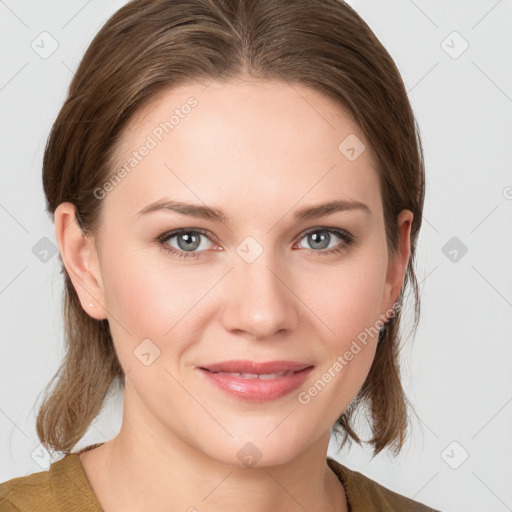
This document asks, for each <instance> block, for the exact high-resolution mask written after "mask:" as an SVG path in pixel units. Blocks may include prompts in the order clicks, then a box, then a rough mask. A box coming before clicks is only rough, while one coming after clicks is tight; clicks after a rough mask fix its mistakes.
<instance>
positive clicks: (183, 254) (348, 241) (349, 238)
mask: <svg viewBox="0 0 512 512" xmlns="http://www.w3.org/2000/svg"><path fill="white" fill-rule="evenodd" d="M319 231H320V232H322V231H326V232H328V233H332V234H334V235H337V236H339V237H340V238H341V239H342V240H343V241H344V244H341V246H337V247H335V248H332V249H328V250H318V251H315V250H314V249H308V250H310V251H313V252H316V253H318V254H321V255H322V256H327V255H332V254H338V253H341V252H342V251H344V250H345V249H346V248H347V247H349V246H350V245H352V244H353V243H354V242H355V237H354V236H353V235H350V234H348V233H345V232H344V231H340V230H339V229H333V228H323V227H315V228H312V229H308V230H306V231H305V232H304V233H302V234H301V237H300V238H299V242H300V240H302V239H303V238H304V237H305V236H307V235H309V234H311V233H316V232H319ZM181 233H196V234H200V235H203V236H205V237H206V238H208V240H210V238H209V237H208V232H207V231H205V230H203V229H192V228H190V229H176V230H174V231H170V232H167V233H164V234H163V235H160V236H159V237H158V238H157V239H156V242H157V244H158V245H159V246H160V247H161V248H162V249H163V250H164V251H166V252H168V253H171V254H173V255H174V256H176V257H177V258H197V257H198V255H199V254H201V253H202V252H205V251H199V252H187V251H179V250H177V249H175V248H174V247H171V246H170V245H168V244H167V242H168V241H169V240H170V239H171V238H174V237H175V236H178V235H180V234H181ZM210 241H211V240H210Z"/></svg>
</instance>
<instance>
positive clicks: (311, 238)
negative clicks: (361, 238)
mask: <svg viewBox="0 0 512 512" xmlns="http://www.w3.org/2000/svg"><path fill="white" fill-rule="evenodd" d="M336 238H339V239H341V240H342V241H343V242H344V243H342V244H341V245H340V243H339V242H338V243H337V244H336V240H335V239H336ZM303 240H306V242H305V243H307V244H309V245H310V247H312V250H314V252H318V253H319V254H322V255H326V254H333V253H339V252H341V251H342V250H344V249H345V248H346V247H347V246H350V245H351V244H352V243H353V242H354V240H355V238H354V237H353V236H352V235H350V234H349V233H346V232H344V231H341V230H339V229H332V228H322V227H316V228H313V229H310V230H308V231H307V232H306V233H305V235H304V236H303V238H301V240H300V241H299V244H300V243H301V242H302V241H303ZM332 242H334V244H331V243H332ZM325 249H327V250H325Z"/></svg>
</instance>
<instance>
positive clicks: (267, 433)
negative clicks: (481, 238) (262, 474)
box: [73, 81, 412, 465]
mask: <svg viewBox="0 0 512 512" xmlns="http://www.w3.org/2000/svg"><path fill="white" fill-rule="evenodd" d="M191 97H193V99H192V100H191V99H190V98H191ZM173 113H174V114H175V115H174V118H172V120H171V121H169V119H170V117H171V116H172V115H173ZM166 122H167V124H165V123H166ZM347 137H350V138H349V139H348V142H351V144H349V143H348V142H345V143H344V145H343V144H342V145H341V149H340V143H342V141H344V140H345V139H346V138H347ZM355 137H357V139H356V138H355ZM362 144H364V145H365V149H364V150H363V145H362ZM144 147H145V148H146V149H145V150H144V149H142V148H144ZM350 147H354V148H355V151H354V152H352V151H351V150H350ZM347 148H348V149H347ZM134 152H135V153H134ZM359 153H360V154H359ZM354 156H356V158H355V159H354ZM115 157H116V162H115V167H113V169H112V172H113V173H114V172H118V171H119V169H121V168H122V167H123V166H125V167H124V169H125V172H122V171H120V172H118V174H117V176H118V179H116V180H111V181H110V182H108V183H107V184H106V185H104V186H103V187H102V188H101V191H100V190H97V196H98V201H102V203H103V204H102V208H103V212H102V215H103V219H102V225H101V231H100V232H99V234H98V239H97V240H98V241H101V246H100V247H101V250H100V249H98V250H97V252H93V253H92V256H91V260H90V264H89V266H88V271H89V272H90V276H88V275H85V274H84V275H83V276H82V278H83V279H82V280H83V283H86V287H87V289H88V291H89V292H90V293H91V294H92V295H93V296H94V297H96V298H97V299H98V302H99V304H100V305H101V306H103V307H98V305H97V306H96V308H94V309H95V313H94V314H95V315H98V316H97V318H108V320H109V324H110V327H111V332H112V336H113V340H114V344H115V349H116V351H117V354H118V357H119V360H120V363H121V365H122V367H123V369H124V371H125V373H126V392H125V401H127V402H129V403H127V404H125V406H126V407H127V411H129V414H132V415H133V417H137V418H139V420H138V421H143V423H144V425H145V426H146V427H147V430H148V431H151V432H153V433H154V434H155V435H156V432H158V435H164V436H170V438H173V439H179V440H180V441H181V442H184V443H185V444H186V445H187V446H189V447H191V448H193V449H194V450H197V451H199V452H201V453H203V454H206V455H208V456H210V457H212V458H214V459H216V460H218V461H223V462H225V463H229V464H235V465H240V464H241V460H242V459H241V458H240V453H245V452H243V451H242V452H240V450H241V449H242V448H243V449H244V450H246V452H247V451H248V452H249V455H254V456H255V457H257V458H259V457H261V458H260V464H278V463H284V462H286V461H289V460H291V459H293V458H294V457H295V456H297V454H298V453H300V452H302V451H304V450H305V449H307V448H308V447H310V446H311V445H312V444H313V443H314V442H315V441H317V440H318V439H319V438H320V437H321V436H326V435H328V434H329V432H330V429H331V427H332V425H333V424H334V422H335V421H336V420H337V418H338V417H339V416H340V414H341V413H342V412H343V411H344V409H345V408H346V407H347V406H348V405H349V403H350V402H351V401H352V399H353V398H354V396H355V395H356V394H357V392H358V390H359V389H360V388H361V386H362V384H363V382H364V380H365V378H366V376H367V374H368V371H369V369H370V366H371V363H372V361H373V358H374V355H375V350H376V342H377V338H378V335H377V332H378V327H380V326H381V325H382V323H383V322H382V319H383V318H384V315H386V314H388V315H389V312H390V308H392V306H393V303H394V302H395V300H396V299H397V296H398V293H399V290H400V287H401V283H402V279H403V272H404V268H405V265H406V263H407V258H408V253H407V250H408V245H407V244H405V245H404V247H405V249H404V251H403V252H402V253H401V254H399V255H398V256H397V257H396V258H392V257H391V255H389V254H388V250H387V245H386V237H385V229H384V218H383V204H382V198H381V195H380V189H379V182H378V176H377V173H376V170H375V167H376V161H375V158H374V155H373V154H372V151H371V148H370V144H369V142H368V141H367V140H366V139H365V137H364V136H363V134H362V132H361V130H360V129H359V128H358V126H357V125H356V124H355V123H354V122H353V121H352V119H351V118H350V117H349V116H348V114H347V113H346V112H345V111H344V110H343V109H342V108H341V107H340V106H339V105H337V104H335V103H333V102H331V100H329V99H328V98H326V97H324V96H322V95H320V94H318V93H317V92H314V91H312V90H310V89H308V88H306V87H302V86H297V85H294V86H293V87H291V86H289V85H286V84H284V83H280V82H270V81H265V82H263V81H261V82H260V81H258V82H242V81H240V82H230V83H219V82H214V83H212V84H210V85H209V86H208V87H207V88H205V87H204V85H201V86H199V85H197V86H196V85H192V84H191V85H188V86H182V87H180V88H179V89H173V90H172V91H170V92H165V93H164V94H161V95H160V96H158V97H156V98H155V99H153V100H152V102H151V103H150V104H148V105H147V106H146V107H145V108H144V109H143V110H142V111H141V112H139V113H138V114H137V115H136V117H134V118H133V119H132V120H131V123H130V126H129V129H128V130H127V131H126V132H125V133H124V136H123V139H122V143H121V144H120V146H119V147H118V148H117V151H116V155H115ZM130 159H131V160H130ZM125 164H126V165H125ZM335 202H338V203H335ZM178 203H180V205H178ZM165 204H167V206H168V207H169V208H165V207H164V205H165ZM325 204H337V205H338V207H332V208H328V207H325V208H323V209H322V208H320V209H319V208H318V207H319V206H320V205H325ZM186 205H195V206H197V207H199V208H200V209H195V210H194V209H193V208H191V207H187V206H186ZM340 205H341V206H340ZM343 205H344V207H342V206H343ZM173 208H174V209H173ZM308 211H309V213H307V212H308ZM300 212H302V214H300ZM410 220H412V214H410V212H403V215H402V216H401V218H400V222H401V224H400V229H401V233H402V236H403V239H404V240H406V239H408V237H409V231H408V228H410ZM76 279H77V277H76V274H75V277H74V278H73V280H74V282H75V281H76ZM76 288H77V291H78V292H79V294H80V296H81V299H82V300H83V304H84V309H86V310H88V313H89V314H92V313H91V310H90V308H87V304H88V303H89V302H90V301H91V297H90V295H87V294H85V292H84V288H83V287H81V286H80V285H78V283H76ZM364 333H366V334H364ZM233 360H237V361H240V360H242V361H245V362H256V363H262V362H269V361H272V362H275V361H278V362H279V361H280V362H282V361H288V362H293V363H297V364H298V365H299V366H297V367H295V370H299V369H300V368H305V370H302V371H300V372H298V371H292V370H293V369H292V370H290V369H289V367H286V368H288V372H291V373H288V374H287V375H281V374H279V375H277V376H276V375H266V377H267V379H265V376H264V378H263V379H260V378H254V375H253V376H252V377H251V376H250V375H249V376H248V375H245V376H243V375H242V376H240V375H238V376H237V375H233V373H234V372H236V371H237V370H238V371H240V368H239V367H237V366H229V367H221V370H223V371H220V372H218V373H214V371H212V370H207V369H206V368H213V365H214V364H219V363H223V362H226V361H233ZM279 369H281V370H283V369H285V367H284V366H283V365H282V364H281V365H280V364H278V365H277V367H266V368H264V367H260V368H258V367H257V366H256V367H251V366H250V365H249V366H247V367H244V368H242V370H245V372H246V373H249V374H250V373H258V374H261V373H267V374H268V373H275V372H276V371H278V370H279ZM248 377H249V378H248ZM223 386H224V387H227V388H228V389H229V390H226V389H224V388H223ZM128 419H129V418H128ZM141 419H142V420H141ZM125 420H127V419H126V418H125ZM205 433H207V435H205ZM247 443H252V444H251V445H248V444H247ZM244 447H245V448H244ZM251 452H252V453H251Z"/></svg>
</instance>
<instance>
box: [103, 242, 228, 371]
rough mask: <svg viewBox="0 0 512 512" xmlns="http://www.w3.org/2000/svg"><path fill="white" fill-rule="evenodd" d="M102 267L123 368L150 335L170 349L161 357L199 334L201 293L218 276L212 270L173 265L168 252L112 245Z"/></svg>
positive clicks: (175, 352)
mask: <svg viewBox="0 0 512 512" xmlns="http://www.w3.org/2000/svg"><path fill="white" fill-rule="evenodd" d="M157 250H159V249H158V248H156V249H155V250H154V251H157ZM162 252H163V251H162ZM102 273H104V275H105V278H104V279H103V282H104V286H105V299H106V304H107V308H108V313H109V316H110V317H111V319H110V325H111V331H112V335H113V339H114V341H115V344H116V350H117V352H118V355H119V359H120V361H121V364H122V365H123V367H124V368H126V365H127V364H128V365H130V364H131V359H130V358H131V356H132V355H133V351H134V349H135V348H136V347H137V346H138V345H139V344H140V343H141V342H142V341H143V340H144V339H147V338H149V339H150V340H153V342H154V343H155V344H156V345H157V347H158V348H159V349H160V351H162V352H163V351H165V358H162V359H161V360H160V362H161V361H163V359H167V360H169V358H170V359H172V358H173V357H175V356H176V357H177V356H178V355H179V353H180V352H181V351H183V350H185V344H186V342H187V337H188V338H196V336H194V333H193V331H194V328H195V327H194V326H195V325H196V324H197V323H198V318H199V315H200V313H201V299H202V298H203V297H204V296H205V295H207V293H208V291H209V290H211V288H212V287H213V286H214V285H215V283H216V282H217V281H218V279H219V276H217V275H212V274H213V273H212V271H211V270H210V271H209V272H208V271H207V270H201V269H200V268H199V267H193V265H190V266H188V265H187V264H183V265H178V264H176V263H174V264H172V265H170V264H169V263H168V262H167V261H166V255H165V253H163V255H158V256H157V257H155V254H154V253H153V254H149V253H148V252H147V251H140V252H137V251H132V252H131V253H130V251H128V250H126V251H113V252H112V254H111V256H110V257H109V259H108V261H105V262H104V264H103V269H102ZM180 339H182V340H183V342H182V343H181V342H180ZM171 342H172V343H171Z"/></svg>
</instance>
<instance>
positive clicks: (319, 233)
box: [156, 227, 355, 258]
mask: <svg viewBox="0 0 512 512" xmlns="http://www.w3.org/2000/svg"><path fill="white" fill-rule="evenodd" d="M208 235H209V233H208V232H207V231H204V230H202V229H176V230H174V231H171V232H168V233H164V234H163V235H161V236H160V237H158V238H157V240H156V241H157V243H158V245H159V246H160V247H161V248H162V249H164V250H165V251H167V252H168V253H171V254H173V255H174V256H176V257H177V258H197V257H199V256H200V255H201V253H203V252H208V248H209V247H208V245H209V243H212V240H211V238H210V237H209V236H208ZM336 238H338V239H341V240H342V242H343V243H341V244H340V242H339V241H338V243H336ZM205 240H206V241H205ZM303 240H306V242H305V243H307V244H309V245H310V247H312V249H310V250H311V251H313V252H316V253H318V254H321V255H328V254H334V253H339V252H341V251H343V250H345V249H346V248H347V247H348V246H350V245H351V244H353V243H354V241H355V237H354V236H352V235H351V234H349V233H347V232H345V231H342V230H339V229H333V228H324V227H315V228H312V229H310V230H308V231H306V232H305V233H304V234H303V235H302V238H301V239H300V240H299V245H300V246H301V247H302V244H301V242H302V241H303ZM333 242H334V244H333ZM214 250H222V249H218V248H217V249H214Z"/></svg>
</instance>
